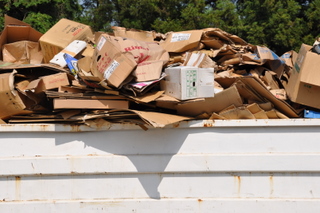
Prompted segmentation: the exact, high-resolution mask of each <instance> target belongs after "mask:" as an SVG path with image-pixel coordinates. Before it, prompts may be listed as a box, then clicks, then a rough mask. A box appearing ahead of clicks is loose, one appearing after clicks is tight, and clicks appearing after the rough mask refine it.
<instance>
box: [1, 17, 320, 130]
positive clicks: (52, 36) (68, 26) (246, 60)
mask: <svg viewBox="0 0 320 213" xmlns="http://www.w3.org/2000/svg"><path fill="white" fill-rule="evenodd" d="M5 20H6V22H5V28H4V30H3V31H2V33H1V35H0V47H1V55H0V57H1V58H0V60H1V63H0V70H1V72H0V79H1V84H0V85H1V88H0V93H1V94H2V95H1V96H0V98H1V101H0V109H1V110H0V118H1V119H2V121H1V122H2V123H32V122H38V123H39V122H41V123H42V122H64V123H72V124H87V125H90V126H99V125H100V126H101V125H105V124H109V123H110V122H121V123H125V122H130V123H135V124H137V125H139V126H141V127H142V128H145V126H146V125H149V126H153V127H164V126H166V125H168V124H172V123H176V122H179V121H183V120H192V119H288V118H299V117H302V116H303V115H301V114H300V113H301V112H302V111H303V110H304V109H308V110H311V109H312V110H314V109H320V102H319V101H317V100H318V99H317V96H318V93H317V90H318V88H320V78H317V75H316V70H317V69H319V67H320V66H318V64H317V63H319V61H320V60H318V59H319V57H320V56H319V55H318V54H317V53H314V52H312V51H311V49H312V47H311V46H308V45H304V44H303V45H302V47H301V50H300V52H299V54H297V53H295V52H294V51H291V52H288V53H286V54H284V55H283V56H281V57H278V56H277V55H276V54H275V53H274V52H273V51H271V50H270V49H268V48H267V47H263V46H256V45H252V44H249V43H247V42H246V41H244V40H243V39H241V38H239V37H238V36H236V35H231V34H229V33H227V32H225V31H223V30H221V29H218V28H207V29H201V30H191V31H182V32H168V33H166V34H160V33H156V32H153V31H143V30H133V29H131V30H129V29H125V28H122V27H114V28H113V30H114V32H113V33H104V32H93V31H92V30H91V28H90V26H87V25H84V24H81V23H78V22H75V21H71V20H67V19H62V20H60V21H59V22H58V23H57V24H56V25H54V26H53V27H52V28H51V29H50V30H48V31H47V32H46V33H45V34H41V33H39V32H37V31H36V30H35V29H33V28H32V27H31V26H30V25H28V24H26V23H24V22H22V21H19V20H16V19H14V18H12V17H9V16H6V17H5ZM18 53H19V54H18Z"/></svg>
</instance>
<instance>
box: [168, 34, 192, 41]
mask: <svg viewBox="0 0 320 213" xmlns="http://www.w3.org/2000/svg"><path fill="white" fill-rule="evenodd" d="M190 36H191V33H172V37H171V42H178V41H186V40H189V39H190Z"/></svg>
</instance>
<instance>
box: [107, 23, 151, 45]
mask: <svg viewBox="0 0 320 213" xmlns="http://www.w3.org/2000/svg"><path fill="white" fill-rule="evenodd" d="M112 30H113V33H114V35H115V36H119V37H124V38H132V39H135V40H138V41H148V42H152V41H154V39H155V37H156V33H155V32H154V31H143V30H135V29H126V28H124V27H118V26H113V27H112Z"/></svg>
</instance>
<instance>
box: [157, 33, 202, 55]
mask: <svg viewBox="0 0 320 213" xmlns="http://www.w3.org/2000/svg"><path fill="white" fill-rule="evenodd" d="M202 33H203V31H202V30H189V31H181V32H170V33H168V35H167V38H166V40H165V41H164V42H161V43H160V46H162V47H163V48H164V49H165V50H167V51H168V52H174V53H179V52H185V51H188V50H191V49H193V48H196V47H198V46H199V44H200V40H201V36H202Z"/></svg>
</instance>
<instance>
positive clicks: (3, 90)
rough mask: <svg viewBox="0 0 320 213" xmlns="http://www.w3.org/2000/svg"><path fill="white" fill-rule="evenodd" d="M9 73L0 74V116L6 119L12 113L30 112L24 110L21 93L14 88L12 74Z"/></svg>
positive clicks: (14, 72)
mask: <svg viewBox="0 0 320 213" xmlns="http://www.w3.org/2000/svg"><path fill="white" fill-rule="evenodd" d="M15 74H16V71H13V72H11V73H3V74H0V109H1V110H0V118H1V119H6V118H9V117H10V116H12V115H17V114H25V113H30V111H27V110H25V109H26V105H25V103H24V102H23V99H22V94H19V91H17V90H15V89H14V85H13V82H14V75H15ZM20 95H21V96H20Z"/></svg>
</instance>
